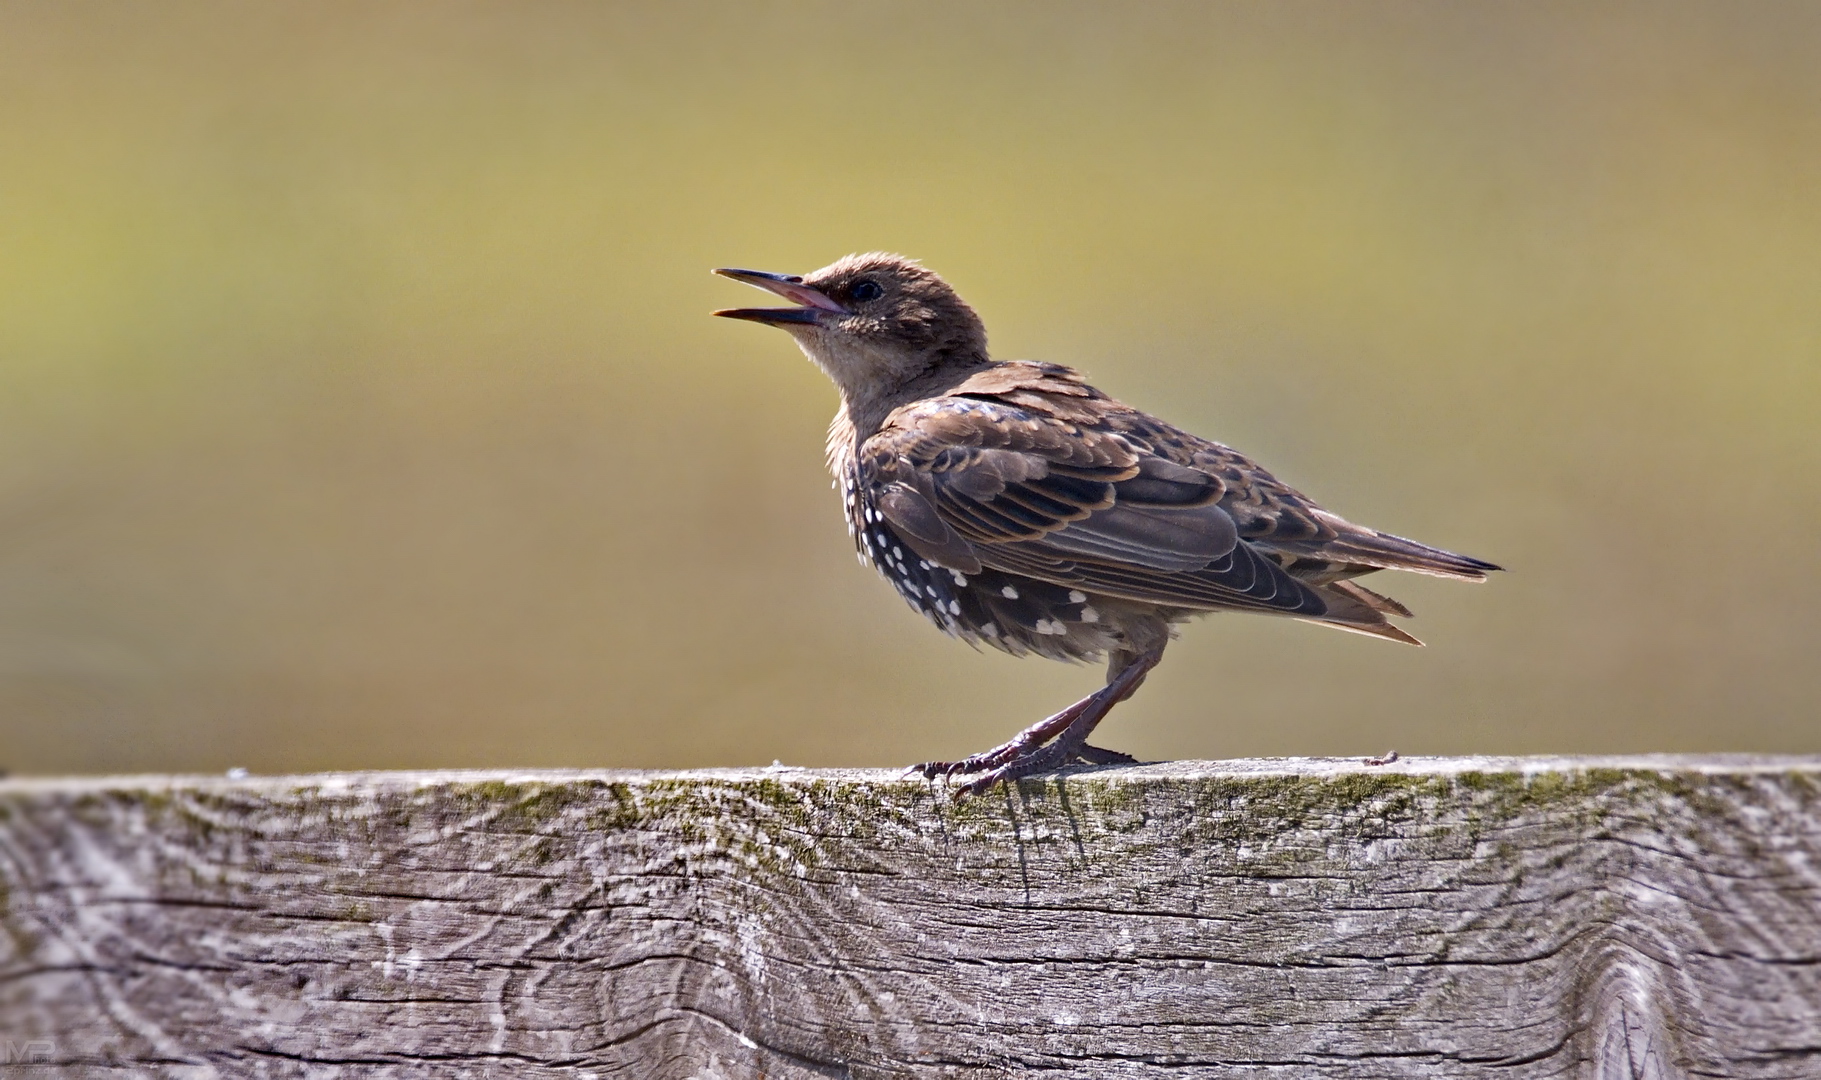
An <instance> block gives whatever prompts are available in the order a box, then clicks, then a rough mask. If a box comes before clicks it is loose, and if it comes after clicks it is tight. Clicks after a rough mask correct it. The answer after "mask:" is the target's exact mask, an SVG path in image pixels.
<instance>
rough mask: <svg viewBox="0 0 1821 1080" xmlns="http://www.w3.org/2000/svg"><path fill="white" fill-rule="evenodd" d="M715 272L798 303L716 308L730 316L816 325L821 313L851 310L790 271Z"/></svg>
mask: <svg viewBox="0 0 1821 1080" xmlns="http://www.w3.org/2000/svg"><path fill="white" fill-rule="evenodd" d="M715 273H717V274H719V275H721V276H722V277H726V278H732V279H734V280H735V281H738V282H742V283H744V284H747V285H751V286H753V287H754V288H757V289H764V290H765V291H766V292H774V293H777V294H778V295H779V296H782V297H783V298H784V299H786V300H789V301H790V302H791V303H793V304H796V305H798V306H797V307H788V308H724V309H722V310H720V311H717V312H715V314H716V315H719V316H721V317H722V318H727V319H750V320H752V321H753V322H761V323H770V324H772V325H773V326H787V325H789V324H792V323H808V324H810V325H812V326H813V325H815V323H816V320H817V319H819V318H821V317H822V315H824V314H827V313H832V314H836V315H849V314H852V313H851V312H849V311H848V310H847V309H846V308H844V307H842V306H841V305H840V304H837V303H835V302H834V301H833V300H830V299H829V298H828V297H827V295H825V294H824V293H822V292H821V291H820V290H817V289H814V288H811V287H810V286H808V285H805V284H803V279H802V278H800V277H796V276H794V275H791V274H767V273H766V272H765V271H763V270H734V269H729V268H725V267H724V268H722V269H719V270H716V271H715Z"/></svg>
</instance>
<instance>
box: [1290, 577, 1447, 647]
mask: <svg viewBox="0 0 1821 1080" xmlns="http://www.w3.org/2000/svg"><path fill="white" fill-rule="evenodd" d="M1315 592H1316V593H1317V594H1318V595H1319V596H1320V597H1321V598H1322V600H1324V601H1325V602H1326V603H1327V605H1328V610H1327V612H1326V613H1325V614H1323V615H1322V616H1320V617H1319V618H1311V619H1304V620H1303V621H1304V622H1312V623H1315V624H1316V625H1318V626H1332V627H1333V628H1335V629H1336V630H1349V631H1352V632H1353V633H1355V634H1370V635H1371V636H1373V637H1379V638H1384V639H1385V640H1387V641H1399V642H1402V643H1404V644H1405V645H1421V644H1422V642H1421V641H1420V640H1418V639H1417V638H1415V637H1413V636H1412V635H1410V634H1407V633H1405V632H1404V631H1403V630H1401V629H1399V628H1398V627H1397V626H1395V625H1393V624H1392V622H1391V620H1390V619H1388V618H1386V616H1388V615H1397V616H1400V617H1402V618H1406V619H1407V618H1409V617H1410V609H1409V608H1407V607H1405V606H1404V605H1402V604H1400V603H1398V602H1397V601H1396V600H1393V599H1391V598H1390V597H1389V596H1383V595H1381V594H1379V593H1375V592H1373V591H1372V590H1371V589H1368V588H1366V587H1365V586H1363V585H1359V584H1357V583H1355V582H1351V581H1335V582H1330V583H1328V584H1326V585H1322V586H1320V587H1318V588H1316V589H1315Z"/></svg>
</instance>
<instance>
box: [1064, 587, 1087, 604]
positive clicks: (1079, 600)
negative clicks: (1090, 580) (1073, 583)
mask: <svg viewBox="0 0 1821 1080" xmlns="http://www.w3.org/2000/svg"><path fill="white" fill-rule="evenodd" d="M1087 600H1088V594H1087V593H1084V592H1082V591H1081V590H1080V589H1070V590H1069V603H1071V604H1085V603H1087Z"/></svg>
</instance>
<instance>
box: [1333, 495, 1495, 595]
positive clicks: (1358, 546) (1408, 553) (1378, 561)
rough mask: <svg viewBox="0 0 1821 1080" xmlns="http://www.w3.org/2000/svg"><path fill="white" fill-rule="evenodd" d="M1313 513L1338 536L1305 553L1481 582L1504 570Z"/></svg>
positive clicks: (1382, 567)
mask: <svg viewBox="0 0 1821 1080" xmlns="http://www.w3.org/2000/svg"><path fill="white" fill-rule="evenodd" d="M1317 513H1318V516H1320V517H1321V518H1322V519H1323V520H1324V521H1325V522H1326V523H1327V524H1328V525H1331V526H1333V527H1334V528H1335V529H1336V530H1337V531H1338V532H1339V533H1340V535H1339V536H1336V537H1334V538H1333V539H1332V540H1325V541H1322V542H1320V544H1319V551H1315V552H1309V554H1311V555H1319V556H1320V557H1321V558H1324V559H1328V560H1330V561H1334V562H1349V563H1354V564H1356V565H1359V566H1370V567H1373V568H1375V569H1380V570H1408V571H1411V572H1413V573H1417V574H1430V575H1432V576H1435V577H1444V578H1453V579H1455V580H1456V581H1485V580H1486V575H1487V574H1489V573H1491V572H1493V571H1495V570H1503V569H1504V567H1502V566H1499V565H1498V564H1496V563H1489V562H1487V561H1486V560H1484V559H1476V558H1473V557H1472V556H1471V555H1457V554H1455V553H1454V552H1452V551H1443V550H1442V549H1441V548H1436V547H1430V546H1429V545H1428V544H1420V543H1418V542H1416V541H1415V540H1407V539H1405V538H1404V537H1401V536H1393V535H1391V534H1390V533H1382V532H1379V531H1378V530H1376V529H1368V528H1366V527H1365V526H1363V525H1355V524H1353V523H1352V522H1350V521H1347V520H1345V519H1344V518H1340V517H1336V516H1335V515H1333V514H1329V513H1326V512H1321V511H1318V512H1317Z"/></svg>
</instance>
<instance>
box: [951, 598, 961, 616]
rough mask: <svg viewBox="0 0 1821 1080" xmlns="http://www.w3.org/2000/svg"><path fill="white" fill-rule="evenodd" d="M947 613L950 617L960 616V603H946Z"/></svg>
mask: <svg viewBox="0 0 1821 1080" xmlns="http://www.w3.org/2000/svg"><path fill="white" fill-rule="evenodd" d="M948 613H949V614H950V615H959V614H961V601H959V600H950V601H949V602H948Z"/></svg>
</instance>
